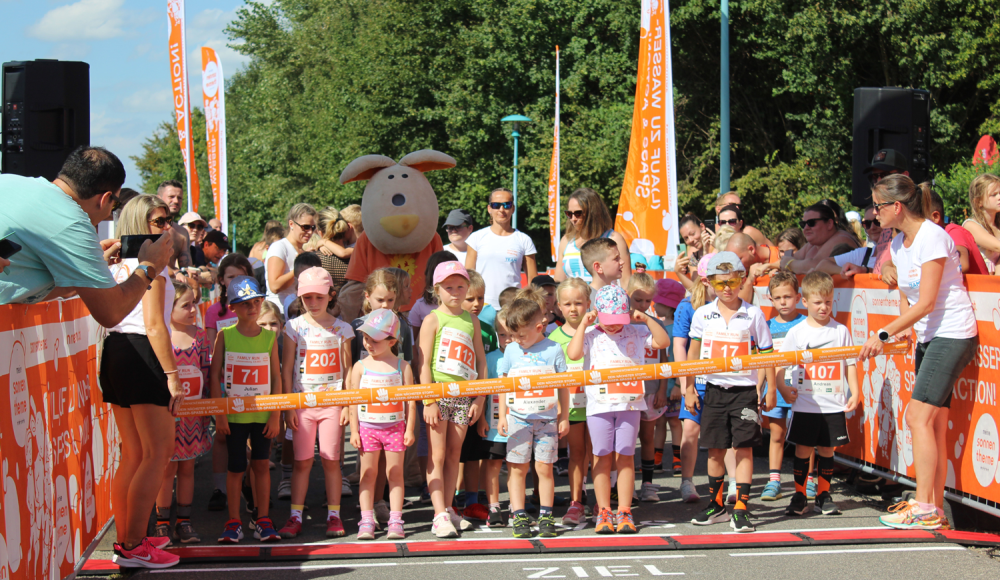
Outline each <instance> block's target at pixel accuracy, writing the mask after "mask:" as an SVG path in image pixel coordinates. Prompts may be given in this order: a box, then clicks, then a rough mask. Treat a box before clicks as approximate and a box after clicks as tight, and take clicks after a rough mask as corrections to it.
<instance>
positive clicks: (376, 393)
mask: <svg viewBox="0 0 1000 580" xmlns="http://www.w3.org/2000/svg"><path fill="white" fill-rule="evenodd" d="M910 348H912V345H911V344H910V343H909V342H896V343H892V344H887V345H885V348H884V349H883V353H884V354H902V353H904V352H907V351H908V350H910ZM860 352H861V347H860V346H844V347H838V348H821V349H816V350H798V351H792V352H774V353H770V354H755V355H746V356H737V357H731V358H710V359H702V360H692V361H684V362H673V363H659V364H649V365H638V366H634V367H620V368H615V369H591V370H589V371H575V372H565V373H554V374H549V375H530V376H522V377H516V378H514V377H503V378H499V379H481V380H475V381H460V382H452V383H431V384H427V385H405V386H402V387H387V388H384V389H377V390H373V389H350V390H346V391H327V392H324V393H294V394H290V395H261V396H258V397H231V398H221V399H187V400H185V401H184V403H183V404H182V405H181V408H180V411H179V412H178V415H179V416H182V417H193V416H201V415H220V414H223V413H226V414H233V413H253V412H260V411H285V410H287V409H303V408H312V407H342V406H346V405H364V404H370V403H396V402H400V401H422V400H424V399H445V398H450V397H480V396H485V395H493V394H497V393H509V392H512V391H517V390H522V391H537V390H541V389H565V388H574V387H582V386H586V385H603V384H607V383H620V382H630V381H651V380H658V379H670V378H674V377H682V376H691V375H707V374H711V373H725V372H730V371H740V370H756V369H767V368H774V367H781V366H790V365H796V364H805V363H817V362H827V361H836V360H844V359H849V358H853V357H856V356H857V355H858V354H859V353H860Z"/></svg>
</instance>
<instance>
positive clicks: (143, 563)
mask: <svg viewBox="0 0 1000 580" xmlns="http://www.w3.org/2000/svg"><path fill="white" fill-rule="evenodd" d="M114 561H115V564H118V566H120V567H122V568H153V569H158V568H169V567H171V566H176V565H177V563H178V562H180V561H181V559H180V557H179V556H176V555H174V554H169V553H167V552H164V551H163V550H161V549H159V548H154V547H153V545H152V544H150V543H149V538H143V539H142V541H141V542H139V545H137V546H136V547H134V548H132V549H131V550H126V549H125V546H121V545H119V552H118V553H117V554H115V557H114Z"/></svg>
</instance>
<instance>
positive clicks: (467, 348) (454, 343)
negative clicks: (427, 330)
mask: <svg viewBox="0 0 1000 580" xmlns="http://www.w3.org/2000/svg"><path fill="white" fill-rule="evenodd" d="M435 370H437V372H439V373H444V374H446V375H454V376H456V377H461V378H463V379H465V380H468V381H471V380H473V379H475V378H476V377H477V376H479V375H478V373H477V372H476V351H475V349H474V348H473V346H472V337H471V336H469V334H468V333H465V332H462V331H461V330H458V329H457V328H451V327H450V326H446V327H444V328H442V329H441V343H440V344H439V345H438V351H437V368H436V369H435Z"/></svg>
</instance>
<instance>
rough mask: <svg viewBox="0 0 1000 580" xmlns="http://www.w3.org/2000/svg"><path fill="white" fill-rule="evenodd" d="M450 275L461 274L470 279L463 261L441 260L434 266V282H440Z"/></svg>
mask: <svg viewBox="0 0 1000 580" xmlns="http://www.w3.org/2000/svg"><path fill="white" fill-rule="evenodd" d="M448 276H461V277H463V278H465V279H466V280H468V279H469V271H468V270H466V269H465V266H463V265H462V263H461V262H454V261H453V262H441V263H440V264H438V265H437V268H434V284H440V283H441V282H442V281H443V280H444V279H445V278H447V277H448Z"/></svg>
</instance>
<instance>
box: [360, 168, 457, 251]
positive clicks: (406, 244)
mask: <svg viewBox="0 0 1000 580" xmlns="http://www.w3.org/2000/svg"><path fill="white" fill-rule="evenodd" d="M454 166H455V160H454V159H453V158H452V157H451V156H449V155H445V154H444V153H441V152H439V151H433V150H431V149H423V150H420V151H415V152H413V153H410V154H409V155H407V156H405V157H403V158H402V159H400V161H399V163H396V162H395V161H393V160H392V159H390V158H388V157H386V156H384V155H364V156H362V157H358V158H357V159H355V160H354V161H352V162H351V163H350V165H348V166H347V168H346V169H344V172H343V173H341V174H340V183H350V182H352V181H359V180H362V179H366V180H368V185H367V186H365V193H364V196H363V197H362V198H361V221H362V223H363V224H364V226H365V234H366V235H367V236H368V239H369V240H371V243H372V245H373V246H375V247H376V248H377V249H378V250H379V251H381V252H382V253H384V254H414V253H417V252H419V251H420V250H422V249H423V248H424V247H426V246H427V244H429V243H430V242H431V239H432V238H433V237H434V236H435V235H437V225H438V202H437V195H436V194H435V193H434V188H432V187H431V184H430V182H428V181H427V178H426V177H424V173H425V172H427V171H432V170H434V169H450V168H452V167H454Z"/></svg>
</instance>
